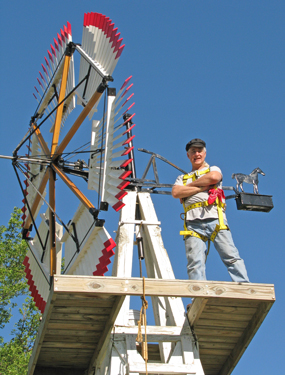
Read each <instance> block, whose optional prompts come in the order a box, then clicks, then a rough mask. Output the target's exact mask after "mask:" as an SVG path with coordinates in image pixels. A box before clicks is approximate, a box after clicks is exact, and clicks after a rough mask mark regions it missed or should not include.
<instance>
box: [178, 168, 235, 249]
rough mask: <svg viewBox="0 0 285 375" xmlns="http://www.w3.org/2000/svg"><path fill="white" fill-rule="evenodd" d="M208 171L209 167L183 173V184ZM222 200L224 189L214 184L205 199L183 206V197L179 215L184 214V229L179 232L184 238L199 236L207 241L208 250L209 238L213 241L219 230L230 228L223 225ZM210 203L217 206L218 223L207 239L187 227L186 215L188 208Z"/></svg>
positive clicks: (223, 205)
mask: <svg viewBox="0 0 285 375" xmlns="http://www.w3.org/2000/svg"><path fill="white" fill-rule="evenodd" d="M209 172H210V167H209V168H207V169H205V170H203V171H195V172H193V173H191V174H185V175H184V176H183V185H186V184H187V180H188V179H189V178H191V179H192V181H196V180H197V179H198V178H199V177H200V176H202V175H204V174H206V173H209ZM224 202H225V194H224V191H223V190H222V189H218V188H217V187H216V186H214V188H213V189H210V190H209V198H208V200H206V201H202V202H197V203H193V204H190V205H189V206H187V207H186V206H185V199H183V202H182V203H183V208H184V213H183V214H181V215H184V230H182V231H180V234H181V235H183V236H184V238H186V237H187V236H191V237H197V238H200V239H201V240H202V241H204V242H206V241H209V242H208V252H209V249H210V240H211V241H212V242H214V241H215V238H216V235H217V234H218V233H219V231H220V230H230V228H229V227H228V226H227V225H225V223H224V218H223V208H224V207H225V203H224ZM212 204H214V205H216V206H217V210H218V218H219V224H217V225H216V228H215V230H214V232H213V233H212V235H211V238H210V240H209V239H208V238H207V237H206V236H203V235H202V234H199V233H197V232H195V231H193V230H188V229H187V226H186V216H187V212H188V211H190V210H193V209H194V208H198V207H208V206H210V205H212Z"/></svg>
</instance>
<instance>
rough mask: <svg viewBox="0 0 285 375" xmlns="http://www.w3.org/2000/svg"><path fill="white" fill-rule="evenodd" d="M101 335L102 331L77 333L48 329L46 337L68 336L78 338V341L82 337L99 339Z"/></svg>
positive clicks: (74, 331) (81, 331)
mask: <svg viewBox="0 0 285 375" xmlns="http://www.w3.org/2000/svg"><path fill="white" fill-rule="evenodd" d="M99 334H100V331H98V332H97V331H95V330H94V331H87V330H80V331H76V330H68V331H67V330H65V329H50V328H49V327H48V329H47V330H46V335H45V336H49V335H51V336H52V335H57V336H66V337H70V336H71V337H75V338H76V337H78V339H80V336H84V337H97V335H99Z"/></svg>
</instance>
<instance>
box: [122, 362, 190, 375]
mask: <svg viewBox="0 0 285 375" xmlns="http://www.w3.org/2000/svg"><path fill="white" fill-rule="evenodd" d="M129 373H130V374H131V373H140V374H146V368H145V364H144V363H129ZM147 373H148V374H163V375H168V374H171V375H173V374H181V375H185V374H196V368H195V366H194V365H179V364H175V365H170V364H168V363H148V364H147Z"/></svg>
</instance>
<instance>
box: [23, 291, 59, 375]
mask: <svg viewBox="0 0 285 375" xmlns="http://www.w3.org/2000/svg"><path fill="white" fill-rule="evenodd" d="M56 297H57V296H56V294H54V293H53V290H51V291H50V295H49V299H48V301H47V304H46V307H45V311H44V314H43V316H42V322H41V324H40V327H39V330H38V334H37V337H36V340H35V343H34V348H33V352H32V355H31V357H30V360H29V366H28V375H33V373H34V371H35V367H36V363H37V360H38V357H39V354H40V352H41V346H42V342H43V340H44V336H45V332H46V330H47V326H48V321H49V319H50V317H51V314H52V308H53V304H54V302H55V300H56Z"/></svg>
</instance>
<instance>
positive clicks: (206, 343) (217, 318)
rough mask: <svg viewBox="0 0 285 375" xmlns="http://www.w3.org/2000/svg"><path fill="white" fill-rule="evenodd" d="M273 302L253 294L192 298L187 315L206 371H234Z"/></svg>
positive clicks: (213, 374) (217, 374)
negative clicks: (241, 296)
mask: <svg viewBox="0 0 285 375" xmlns="http://www.w3.org/2000/svg"><path fill="white" fill-rule="evenodd" d="M272 298H273V297H272ZM273 302H274V300H273V299H272V301H264V300H259V299H256V298H255V299H252V300H242V299H237V298H225V299H223V298H195V299H194V301H193V304H192V305H191V308H190V309H189V310H188V318H189V321H190V323H191V326H192V328H193V331H194V334H195V336H196V338H197V340H198V343H199V349H200V359H201V362H202V366H203V369H204V372H205V375H227V374H230V373H231V372H232V371H233V369H234V367H235V366H236V364H237V363H238V361H239V359H240V358H241V356H242V354H243V353H244V351H245V350H246V348H247V347H248V345H249V343H250V341H251V340H252V338H253V336H254V335H255V333H256V332H257V330H258V328H259V326H260V325H261V323H262V322H263V320H264V318H265V316H266V315H267V313H268V311H269V310H270V308H271V306H272V304H273Z"/></svg>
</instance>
